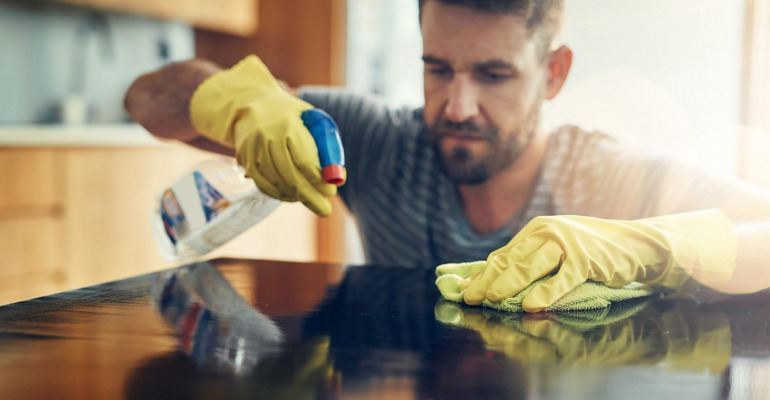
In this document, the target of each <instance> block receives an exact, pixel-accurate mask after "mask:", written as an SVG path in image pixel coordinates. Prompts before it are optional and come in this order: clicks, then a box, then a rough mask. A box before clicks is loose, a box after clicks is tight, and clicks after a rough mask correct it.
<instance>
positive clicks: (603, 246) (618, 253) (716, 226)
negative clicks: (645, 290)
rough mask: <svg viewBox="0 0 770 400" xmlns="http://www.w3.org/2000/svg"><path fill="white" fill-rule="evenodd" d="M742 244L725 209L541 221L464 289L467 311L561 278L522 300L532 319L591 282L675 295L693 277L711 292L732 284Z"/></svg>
mask: <svg viewBox="0 0 770 400" xmlns="http://www.w3.org/2000/svg"><path fill="white" fill-rule="evenodd" d="M736 246H737V245H736V238H735V233H734V231H733V227H732V224H731V223H730V220H729V219H728V218H727V217H726V216H725V215H724V213H722V212H721V211H719V210H716V209H713V210H704V211H694V212H689V213H683V214H675V215H669V216H663V217H655V218H647V219H640V220H634V221H620V220H607V219H599V218H592V217H582V216H553V217H537V218H535V219H533V220H532V221H531V222H530V223H529V224H527V226H525V227H524V229H522V230H521V231H520V232H519V233H518V234H517V235H516V236H515V237H514V238H513V239H512V240H511V241H510V242H509V243H508V244H507V245H505V246H503V247H502V248H500V249H498V250H495V251H494V252H492V253H491V254H490V255H489V257H487V264H486V266H485V267H484V268H483V269H482V270H480V271H478V272H476V273H475V274H474V275H472V276H471V278H469V279H467V280H466V281H464V282H463V283H462V284H461V289H464V290H465V292H464V300H465V302H466V303H467V304H473V305H477V304H481V303H482V302H483V301H484V299H489V301H492V302H499V301H501V300H503V299H505V298H508V297H511V296H513V295H515V294H517V293H519V292H520V291H521V290H523V289H524V288H526V287H527V286H528V285H529V284H530V283H532V282H534V281H536V280H538V279H540V278H542V277H543V276H545V275H548V274H552V273H555V275H554V276H553V277H552V278H550V279H548V280H547V281H546V282H544V283H542V284H540V285H539V286H537V287H536V288H534V289H533V290H532V291H531V292H530V293H529V294H527V296H525V297H524V299H523V300H522V308H523V309H524V311H527V312H538V311H541V310H544V309H545V308H547V307H548V306H550V305H552V304H554V303H555V302H556V301H558V300H559V299H560V298H561V297H562V296H564V295H566V294H567V293H569V292H570V291H572V290H573V289H575V288H576V287H578V286H579V285H580V284H581V283H583V282H585V281H587V280H593V281H596V282H601V283H603V284H605V285H608V286H611V287H623V286H625V285H627V284H630V283H632V282H641V283H646V284H651V285H653V286H655V287H659V288H669V289H675V288H677V287H679V286H680V285H681V284H683V283H684V282H685V281H686V280H687V279H688V278H689V277H694V278H695V279H697V280H699V281H700V282H702V283H704V284H706V285H708V284H709V282H722V281H726V280H729V279H730V278H731V277H732V273H733V270H734V269H735V262H736V251H737V249H736Z"/></svg>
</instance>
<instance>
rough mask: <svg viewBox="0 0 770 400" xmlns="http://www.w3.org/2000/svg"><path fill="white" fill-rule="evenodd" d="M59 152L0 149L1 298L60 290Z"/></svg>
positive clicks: (62, 278)
mask: <svg viewBox="0 0 770 400" xmlns="http://www.w3.org/2000/svg"><path fill="white" fill-rule="evenodd" d="M62 165H63V158H62V154H60V153H58V152H56V151H54V150H48V149H0V188H2V191H3V194H2V196H0V254H2V255H3V262H2V263H0V304H7V303H11V302H15V301H19V300H25V299H28V298H31V297H37V296H42V295H46V294H51V293H55V292H58V291H61V290H63V289H64V288H65V287H66V282H67V278H68V277H67V274H66V269H65V266H66V244H65V240H66V238H64V235H63V232H64V229H63V222H64V221H63V213H64V205H63V197H64V196H63V191H62V189H63V183H62V181H63V179H64V173H63V171H62Z"/></svg>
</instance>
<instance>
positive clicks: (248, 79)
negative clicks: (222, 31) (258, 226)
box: [190, 55, 337, 216]
mask: <svg viewBox="0 0 770 400" xmlns="http://www.w3.org/2000/svg"><path fill="white" fill-rule="evenodd" d="M311 108H313V106H312V105H310V104H308V103H306V102H304V101H302V100H300V99H298V98H296V97H294V96H292V95H291V94H289V93H288V92H286V91H285V90H283V89H282V88H281V86H280V85H279V84H278V82H277V81H276V80H275V78H273V76H272V75H271V74H270V71H269V70H268V69H267V67H266V66H265V64H263V63H262V61H261V60H260V59H259V58H257V56H254V55H251V56H248V57H246V58H245V59H243V60H241V61H240V62H239V63H238V64H237V65H236V66H234V67H233V68H231V69H229V70H226V71H222V72H220V73H218V74H216V75H214V76H212V77H210V78H209V79H207V80H206V81H204V82H203V83H202V84H201V85H200V86H199V87H198V89H197V90H196V91H195V93H194V94H193V97H192V99H191V100H190V119H191V122H192V125H193V127H195V129H196V130H197V131H198V132H199V133H200V134H202V135H204V136H206V137H208V138H209V139H212V140H214V141H216V142H218V143H221V144H223V145H225V146H229V147H232V148H234V149H235V155H236V159H237V160H238V164H239V165H241V166H242V167H243V168H244V170H245V171H246V175H247V176H248V177H250V178H252V179H253V180H254V182H256V184H257V187H259V189H260V190H261V191H263V192H264V193H266V194H268V195H269V196H271V197H275V198H277V199H280V200H284V201H301V202H302V203H303V204H304V205H305V206H306V207H308V208H309V209H311V210H312V211H313V212H315V213H316V214H318V215H321V216H327V215H329V214H330V213H331V203H330V202H329V199H328V197H331V196H334V195H335V194H336V193H337V188H336V186H334V185H331V184H328V183H326V182H324V180H323V178H322V177H321V167H320V161H319V159H318V149H317V148H316V145H315V142H314V141H313V137H312V136H311V135H310V132H308V130H307V128H305V126H304V124H303V123H302V120H301V119H300V114H301V113H302V112H303V111H305V110H308V109H311Z"/></svg>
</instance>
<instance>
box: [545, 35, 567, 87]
mask: <svg viewBox="0 0 770 400" xmlns="http://www.w3.org/2000/svg"><path fill="white" fill-rule="evenodd" d="M546 62H547V63H548V65H547V66H546V67H547V68H548V81H547V82H546V86H545V97H546V98H547V99H548V100H551V99H553V98H554V97H556V95H557V94H559V92H560V91H561V88H562V86H564V82H566V81H567V75H569V70H570V68H571V67H572V49H570V48H569V47H567V46H561V47H559V48H558V49H556V50H554V51H552V52H551V54H549V55H548V60H547V61H546Z"/></svg>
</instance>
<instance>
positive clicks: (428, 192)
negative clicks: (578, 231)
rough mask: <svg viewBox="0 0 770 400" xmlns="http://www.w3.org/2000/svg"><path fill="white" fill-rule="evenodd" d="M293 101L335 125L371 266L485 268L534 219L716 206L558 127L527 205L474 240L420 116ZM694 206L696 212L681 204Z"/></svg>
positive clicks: (644, 161)
mask: <svg viewBox="0 0 770 400" xmlns="http://www.w3.org/2000/svg"><path fill="white" fill-rule="evenodd" d="M300 97H301V98H302V99H303V100H305V101H307V102H309V103H311V104H312V105H314V106H315V107H318V108H321V109H323V110H326V111H327V112H328V113H329V114H330V115H331V116H332V117H333V118H334V119H335V121H336V122H337V124H338V125H339V128H340V134H341V136H342V142H343V146H344V147H345V156H346V162H347V170H348V181H347V183H346V184H345V185H344V186H342V187H341V188H340V190H339V194H340V196H341V197H342V199H343V201H344V202H345V203H346V205H347V206H348V208H349V210H350V211H351V212H352V213H353V215H354V217H355V220H356V223H357V224H358V228H359V232H360V234H361V239H362V241H363V245H364V252H365V256H366V261H367V262H368V263H372V264H379V265H401V266H416V267H422V268H434V267H435V266H436V265H439V264H442V263H447V262H463V261H474V260H483V259H486V258H487V256H488V255H489V253H490V252H492V251H494V250H496V249H498V248H500V247H502V246H503V245H505V244H506V243H508V242H509V241H510V239H511V238H512V237H513V236H514V235H515V233H516V232H518V231H519V230H521V228H523V227H524V225H526V224H527V223H528V222H529V221H530V220H531V219H533V218H535V217H537V216H541V215H557V214H580V215H592V216H597V217H604V218H617V219H635V218H642V217H648V216H653V215H660V212H661V211H662V210H665V211H667V212H682V211H689V210H692V209H701V208H708V207H714V206H718V203H719V201H718V200H719V199H718V197H720V196H714V193H711V192H708V191H709V190H711V189H713V187H712V186H713V185H711V186H708V187H703V188H702V187H700V186H698V185H697V184H693V183H692V182H687V184H686V185H685V186H686V187H685V188H684V189H682V190H679V191H677V190H674V192H676V193H668V194H667V192H666V190H665V187H666V183H665V182H666V180H667V179H668V176H669V175H670V174H669V172H670V171H671V170H672V168H671V167H672V165H673V164H671V163H670V162H669V161H670V160H668V159H664V158H660V157H648V156H641V155H639V153H638V152H636V151H628V150H629V149H628V148H627V147H623V146H620V145H619V144H618V142H617V141H616V140H615V139H613V138H611V137H609V136H607V135H604V134H601V133H595V132H585V131H582V130H580V129H577V128H575V127H563V128H560V129H559V130H557V131H556V132H554V133H552V135H551V137H550V139H549V144H548V149H547V151H546V155H545V157H544V161H543V165H542V166H541V168H540V174H539V177H538V181H537V183H536V187H535V191H534V193H533V195H532V197H531V198H530V199H529V201H528V203H526V204H525V205H524V206H523V207H522V208H521V209H520V210H519V211H518V213H517V214H516V215H514V216H513V217H512V218H511V220H510V221H508V223H506V224H505V225H504V226H503V227H501V228H500V229H499V230H497V231H496V232H494V233H491V234H487V235H479V234H476V233H475V232H474V231H473V229H472V228H471V226H470V225H469V223H468V222H467V220H466V218H465V215H464V213H463V211H462V207H461V205H460V201H459V197H458V193H457V191H456V188H455V185H454V184H453V183H452V182H451V181H450V180H449V179H448V178H447V177H446V176H445V175H444V173H443V172H442V169H441V167H440V164H439V160H438V158H437V155H436V154H435V153H434V150H433V147H432V146H431V144H430V143H429V142H428V141H427V140H426V139H425V135H424V132H423V130H424V128H425V124H424V121H423V118H422V114H421V113H422V110H420V109H418V110H415V109H410V108H401V109H391V108H389V107H387V106H386V105H385V104H384V103H382V102H380V101H379V100H377V99H376V98H372V97H366V96H361V95H355V94H352V93H349V92H345V91H343V90H339V89H329V88H303V89H302V91H301V92H300ZM687 176H693V175H692V173H689V172H688V175H687ZM680 178H682V177H681V176H678V177H677V179H676V180H677V181H680V182H681V180H680ZM695 181H696V182H697V179H696V180H695ZM672 185H674V187H676V188H681V186H682V184H681V183H680V184H678V186H676V185H677V184H674V183H672ZM668 186H671V185H668ZM728 186H730V185H728ZM717 189H724V187H723V186H719V185H717ZM729 190H735V188H734V187H732V188H731V189H729ZM682 191H683V192H684V196H682V193H679V192H682ZM707 192H708V193H707ZM716 193H717V194H722V193H724V190H716ZM666 196H668V197H669V198H670V197H672V196H673V197H675V198H674V199H673V200H672V199H669V201H668V203H667V204H666V207H663V206H662V204H661V203H660V199H661V198H666ZM693 198H694V199H696V201H695V203H698V202H700V203H702V204H695V203H692V204H688V201H689V200H691V199H693ZM707 206H708V207H707Z"/></svg>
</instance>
